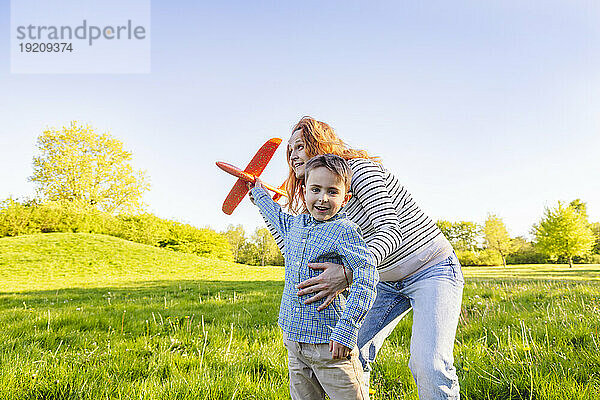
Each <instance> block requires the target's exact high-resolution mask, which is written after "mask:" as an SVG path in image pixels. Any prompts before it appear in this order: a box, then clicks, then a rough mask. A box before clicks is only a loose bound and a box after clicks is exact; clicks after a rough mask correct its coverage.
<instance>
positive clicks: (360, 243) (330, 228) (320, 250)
mask: <svg viewBox="0 0 600 400" xmlns="http://www.w3.org/2000/svg"><path fill="white" fill-rule="evenodd" d="M252 196H253V197H254V201H255V203H256V205H257V206H258V207H259V208H260V210H261V213H262V215H263V216H264V217H265V218H266V219H267V220H268V221H269V222H270V224H271V227H272V228H273V229H275V230H276V231H277V233H278V235H279V236H280V237H282V238H283V241H284V248H285V287H284V290H283V295H282V297H281V306H280V308H279V319H278V322H279V326H280V327H281V329H282V330H283V331H284V332H285V333H286V334H287V337H288V339H289V340H291V341H294V342H300V343H328V342H329V340H334V341H336V342H338V343H341V344H343V345H344V346H346V347H349V348H351V349H352V348H354V346H356V339H357V336H358V329H359V328H360V325H361V324H362V321H363V320H364V317H365V315H366V313H367V311H369V309H370V308H371V306H372V305H373V302H374V301H375V295H376V292H375V286H376V285H377V282H378V280H379V279H378V274H377V269H376V268H375V260H374V258H373V255H372V254H371V253H370V252H369V249H368V247H367V245H366V243H365V242H364V240H363V238H362V236H361V235H360V231H359V228H358V226H357V225H356V224H354V223H353V222H352V221H350V220H349V219H348V218H346V216H345V214H344V213H338V214H336V215H335V216H334V217H333V218H331V219H329V220H327V221H318V220H316V219H314V218H313V217H312V216H311V215H310V214H300V215H291V214H287V213H284V212H282V210H281V207H280V206H279V204H277V203H276V202H274V201H273V200H272V199H271V197H269V195H268V194H267V192H265V190H264V189H262V188H259V187H254V189H252ZM312 262H333V263H336V264H343V265H344V266H345V267H346V268H347V269H348V270H349V271H351V273H352V284H351V285H350V290H349V295H348V298H347V299H345V298H344V296H337V297H336V299H335V300H334V301H333V303H331V305H330V306H329V307H327V308H326V309H325V310H322V311H317V307H319V306H320V305H321V304H323V301H324V300H320V301H316V302H314V303H311V304H304V300H306V299H307V298H308V297H310V296H308V295H306V296H298V295H297V293H298V289H296V285H297V284H298V283H300V282H302V281H304V280H305V279H308V278H312V277H314V276H317V275H319V274H320V273H321V271H319V270H313V269H310V268H309V267H308V263H312Z"/></svg>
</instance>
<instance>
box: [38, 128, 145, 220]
mask: <svg viewBox="0 0 600 400" xmlns="http://www.w3.org/2000/svg"><path fill="white" fill-rule="evenodd" d="M37 146H38V150H39V152H40V155H39V156H37V157H34V158H33V169H34V173H33V176H31V177H30V178H29V179H30V180H31V181H33V182H35V183H36V184H37V185H38V192H39V194H40V195H41V196H42V197H43V198H46V199H48V200H68V201H72V202H81V203H84V204H89V205H92V206H94V207H96V208H97V209H99V210H102V211H107V212H109V213H113V214H115V213H120V212H134V211H140V210H141V209H142V208H143V203H142V195H143V193H144V192H145V191H147V190H149V188H150V186H149V183H148V181H147V178H146V176H145V173H144V172H143V171H136V170H134V169H133V167H132V166H131V164H130V161H131V157H132V154H131V153H130V152H128V151H126V150H124V149H123V143H122V142H120V141H119V140H117V139H115V138H113V137H112V136H110V135H109V134H107V133H105V134H98V133H96V132H95V131H94V129H93V128H91V127H90V126H88V125H86V126H83V125H78V124H77V121H72V122H71V125H70V126H68V127H63V128H62V129H61V130H56V129H46V130H45V131H44V132H43V133H42V135H40V136H39V137H38V140H37Z"/></svg>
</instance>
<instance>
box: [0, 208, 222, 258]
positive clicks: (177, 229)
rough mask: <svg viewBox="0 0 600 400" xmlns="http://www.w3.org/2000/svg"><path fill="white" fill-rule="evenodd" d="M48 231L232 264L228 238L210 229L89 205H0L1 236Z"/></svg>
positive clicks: (149, 215) (150, 215) (153, 216)
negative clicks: (94, 236)
mask: <svg viewBox="0 0 600 400" xmlns="http://www.w3.org/2000/svg"><path fill="white" fill-rule="evenodd" d="M48 232H85V233H98V234H105V235H111V236H116V237H120V238H122V239H125V240H129V241H132V242H137V243H142V244H147V245H150V246H157V247H166V248H169V249H172V250H176V251H182V252H186V253H194V254H198V255H200V256H205V257H215V258H220V259H223V260H228V261H232V260H233V252H232V249H231V246H230V245H229V243H228V241H227V239H226V238H225V237H224V236H223V235H221V234H219V233H217V232H215V231H213V230H211V229H198V228H195V227H193V226H191V225H187V224H181V223H178V222H174V221H169V220H166V219H162V218H159V217H157V216H155V215H152V214H140V215H120V216H116V217H115V216H113V215H111V214H109V213H106V212H102V211H99V210H97V209H95V208H93V207H91V206H89V205H86V204H82V203H77V202H71V201H55V202H45V203H38V202H36V201H23V202H18V201H15V200H13V199H8V200H5V201H3V202H0V237H4V236H18V235H27V234H34V233H48Z"/></svg>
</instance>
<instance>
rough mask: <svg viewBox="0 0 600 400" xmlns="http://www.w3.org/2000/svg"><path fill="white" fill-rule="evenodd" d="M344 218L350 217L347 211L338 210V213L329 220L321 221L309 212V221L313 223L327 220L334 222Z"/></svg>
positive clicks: (321, 222)
mask: <svg viewBox="0 0 600 400" xmlns="http://www.w3.org/2000/svg"><path fill="white" fill-rule="evenodd" d="M342 218H348V216H347V215H346V213H345V212H343V211H338V213H337V214H335V215H334V216H333V217H331V218H329V219H328V220H327V221H319V220H318V219H315V217H313V216H312V215H311V214H310V213H308V222H309V223H310V224H311V225H317V224H323V223H325V222H333V221H337V220H338V219H342Z"/></svg>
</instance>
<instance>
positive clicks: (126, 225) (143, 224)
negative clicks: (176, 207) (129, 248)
mask: <svg viewBox="0 0 600 400" xmlns="http://www.w3.org/2000/svg"><path fill="white" fill-rule="evenodd" d="M171 224H172V222H171V221H167V220H164V219H161V218H158V217H157V216H155V215H152V214H139V215H120V216H118V217H117V218H116V221H115V224H114V225H113V226H112V227H110V228H109V229H108V230H107V231H106V233H108V234H110V235H112V236H117V237H120V238H122V239H125V240H130V241H132V242H137V243H142V244H147V245H150V246H157V247H159V246H160V243H161V242H162V241H164V240H166V239H167V238H168V237H169V235H170V230H169V228H170V226H171Z"/></svg>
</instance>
